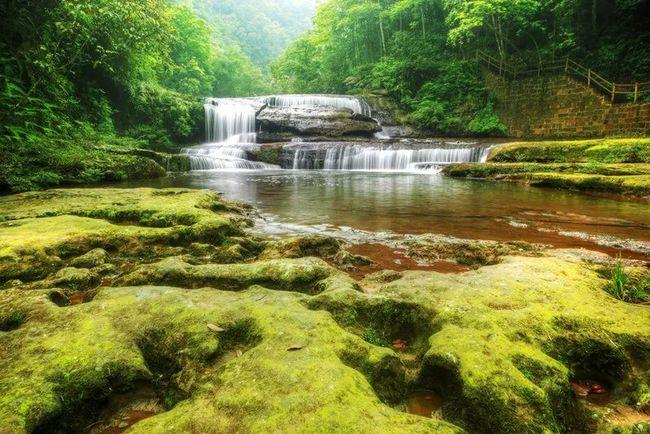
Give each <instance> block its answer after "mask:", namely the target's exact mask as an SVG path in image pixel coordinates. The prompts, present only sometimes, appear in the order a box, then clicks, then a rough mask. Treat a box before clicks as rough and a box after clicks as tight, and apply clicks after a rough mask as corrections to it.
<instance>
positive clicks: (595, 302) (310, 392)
mask: <svg viewBox="0 0 650 434" xmlns="http://www.w3.org/2000/svg"><path fill="white" fill-rule="evenodd" d="M163 199H164V200H163ZM48 200H49V203H48V202H47V201H48ZM0 204H1V205H3V206H0V216H3V219H2V220H3V222H2V223H0V241H2V244H1V245H2V250H0V252H1V255H0V265H2V267H4V268H0V270H2V271H3V272H4V273H6V274H5V275H10V274H11V273H14V274H16V273H18V274H21V273H22V274H24V275H26V276H31V278H30V279H29V280H28V281H27V283H25V284H19V283H16V282H14V283H11V284H10V285H8V286H6V288H7V289H3V290H2V291H0V318H2V324H4V325H3V327H2V328H0V348H2V349H3V357H1V358H0V390H2V391H3V393H2V394H0V431H2V432H4V431H7V432H33V431H39V430H40V431H47V430H55V431H56V430H58V431H63V432H70V431H74V430H79V429H81V428H84V427H86V426H88V425H90V424H91V423H93V422H94V421H96V420H97V418H98V417H99V413H100V411H101V409H102V408H103V406H105V405H106V403H107V401H108V400H110V398H111V396H113V395H114V394H115V393H117V392H119V393H121V392H124V393H126V392H128V391H132V390H134V389H136V388H137V387H138V385H139V384H141V383H142V382H145V383H146V384H148V385H149V386H150V387H153V388H154V389H155V390H156V392H157V393H158V396H159V397H160V400H161V401H162V402H163V403H164V407H165V408H166V410H167V411H166V412H164V413H161V414H158V415H155V416H153V417H151V418H149V419H146V420H143V421H141V422H139V423H137V424H135V425H134V426H132V427H130V430H131V432H135V433H138V432H146V433H157V432H229V431H244V432H291V431H296V430H299V431H304V432H355V431H359V430H367V431H369V432H382V433H383V432H395V433H402V432H422V433H424V432H459V431H460V430H461V429H460V428H458V427H457V426H461V427H463V428H466V429H468V430H470V431H477V432H504V433H511V432H512V433H515V432H517V433H518V432H566V431H571V430H576V429H591V430H593V429H596V428H595V427H597V428H598V429H602V430H603V431H607V430H611V429H612V428H614V427H615V426H616V425H615V424H613V423H612V422H608V421H607V420H606V419H604V418H603V419H602V420H601V419H598V422H597V423H593V424H592V423H591V422H590V423H589V424H587V423H586V422H585V421H586V420H590V419H589V417H590V414H591V413H593V412H594V411H599V412H601V413H602V412H603V411H605V410H603V409H602V408H601V409H600V410H594V409H593V408H592V407H590V406H589V405H587V404H586V403H585V402H583V401H580V400H577V399H576V398H575V396H574V395H573V393H572V391H571V385H570V382H571V381H572V380H573V379H576V378H577V379H583V378H584V379H593V380H596V381H600V382H602V383H604V384H606V385H607V386H610V388H611V390H612V399H613V403H614V404H615V405H617V406H623V407H624V408H626V409H630V410H631V411H636V410H634V409H644V408H647V406H648V390H650V389H648V384H650V380H649V379H650V377H649V376H648V369H647V367H648V366H650V311H648V309H647V306H643V305H634V304H630V303H625V302H623V301H620V300H617V299H615V298H614V297H611V296H610V295H609V294H607V293H606V292H605V291H603V290H602V289H603V287H604V286H605V285H607V280H606V279H605V278H603V274H602V271H600V270H599V269H596V267H595V266H592V265H590V264H588V263H585V262H584V261H583V259H581V258H583V257H584V254H574V253H573V252H571V251H544V250H543V249H542V247H540V246H533V245H529V244H526V243H511V244H507V243H506V244H503V243H482V242H477V243H474V242H470V241H466V240H456V239H448V238H444V237H442V238H440V237H436V236H430V237H419V238H418V240H416V241H414V244H413V245H411V246H410V247H411V249H413V250H414V252H415V251H418V252H420V254H421V255H423V257H428V258H436V257H438V256H445V257H453V258H455V259H456V260H457V261H459V262H460V261H463V262H465V263H468V264H470V265H471V266H474V267H476V268H477V269H475V270H472V271H468V272H465V273H460V274H439V273H433V272H422V271H420V272H415V271H411V272H402V273H394V272H393V273H379V274H376V275H373V276H369V277H368V278H367V279H365V280H363V281H362V282H360V283H357V282H355V281H354V280H353V279H352V278H350V277H349V276H348V275H346V274H345V273H343V272H341V271H339V270H336V269H334V268H332V267H331V266H329V265H328V264H327V263H326V262H325V261H323V260H322V259H318V258H314V257H303V256H308V255H321V256H333V255H334V254H335V253H336V252H340V246H338V245H337V244H335V243H332V241H330V240H327V239H316V238H313V239H312V238H306V239H298V240H296V239H293V240H288V241H284V242H277V243H274V244H269V245H267V250H266V252H265V255H269V256H277V257H276V258H275V259H271V258H267V257H264V258H265V259H262V260H260V259H258V258H254V256H255V255H256V254H257V253H259V251H260V248H261V244H260V242H259V241H257V240H252V239H248V238H245V237H242V236H241V232H240V229H239V228H240V226H241V225H242V224H243V223H242V220H240V219H242V215H241V213H240V211H239V210H238V208H237V207H233V206H231V205H229V204H225V203H223V202H221V201H219V200H218V198H217V197H215V196H214V195H212V194H210V193H206V192H198V191H189V190H162V191H158V190H146V189H145V190H133V191H121V190H106V191H105V192H104V193H102V192H101V191H98V190H88V191H79V190H70V191H52V192H44V193H38V194H31V193H30V194H26V195H25V196H24V197H16V196H11V197H5V198H0ZM95 205H96V209H97V210H99V211H98V212H99V214H97V216H96V217H95V218H90V217H87V216H80V215H82V214H84V213H86V212H88V209H89V208H91V207H93V206H95ZM125 210H126V211H125ZM114 211H116V212H114ZM122 211H125V212H126V214H121V213H122ZM100 215H104V216H106V217H101V218H100V217H99V216H100ZM120 215H129V216H130V217H129V220H127V221H123V222H122V224H116V220H115V219H113V217H112V216H120ZM108 217H110V219H109V218H108ZM185 219H187V220H185ZM152 221H161V222H165V224H164V225H161V226H162V227H152V226H156V225H152V224H151V222H152ZM145 225H146V226H145ZM98 247H100V248H102V249H104V250H103V251H100V250H92V249H95V248H98ZM230 250H232V251H230ZM220 255H223V256H220ZM513 255H517V256H513ZM285 256H290V257H291V258H286V257H285ZM162 257H165V258H166V259H163V260H161V258H162ZM220 257H222V258H223V259H228V260H231V261H233V262H235V261H237V262H240V261H244V262H243V263H228V264H216V263H213V261H214V260H215V259H216V258H220ZM255 259H257V260H255ZM106 261H110V262H106ZM102 262H104V264H103V265H99V266H98V267H97V266H96V265H98V264H100V263H102ZM7 264H11V266H12V267H14V268H11V267H9V266H8V265H7ZM23 264H24V265H23ZM73 264H74V265H78V267H75V266H74V265H73ZM486 264H493V265H486ZM82 266H85V267H82ZM479 266H480V267H479ZM21 267H22V268H21ZM39 267H40V268H39ZM86 267H92V268H86ZM102 267H105V268H106V267H107V268H106V270H103V271H102V272H100V270H99V269H100V268H102ZM599 271H600V272H599ZM105 272H106V273H120V276H112V277H111V278H108V280H107V281H106V282H103V283H102V285H103V286H102V287H101V288H98V289H94V290H93V291H92V293H91V294H90V295H91V296H94V297H89V298H88V300H89V299H90V298H92V301H90V302H87V303H84V304H81V305H74V306H70V305H69V299H68V296H69V294H70V293H71V291H73V290H76V289H85V288H88V287H92V286H94V285H96V284H97V279H98V276H100V275H101V276H104V274H103V273H105ZM34 273H36V274H40V273H43V274H44V276H42V277H44V278H42V280H36V277H34V276H35V275H36V274H34ZM630 273H631V271H630ZM38 278H41V277H38ZM102 278H103V277H102ZM106 285H109V286H106ZM110 285H112V286H110ZM125 285H129V286H127V287H121V286H125ZM131 285H137V286H131ZM151 285H174V286H176V288H170V287H160V286H151ZM118 286H119V287H118ZM57 288H59V289H57ZM26 289H31V290H29V291H27V290H26ZM88 300H86V301H88ZM6 324H11V326H7V325H6ZM397 340H399V341H402V343H401V344H404V345H403V346H404V347H405V348H395V344H394V342H395V341H397ZM401 344H400V345H398V347H401V346H402V345H401ZM411 388H424V389H432V390H434V391H436V392H437V393H438V394H440V395H441V396H442V397H443V399H444V404H443V411H442V415H443V417H444V418H445V420H446V421H450V422H453V423H455V424H456V425H457V426H454V425H451V424H450V423H448V422H444V421H442V420H441V419H439V418H435V417H434V418H432V419H427V418H422V417H419V416H414V415H410V414H407V413H404V412H402V411H400V410H401V409H403V404H404V399H405V395H406V392H407V391H408V390H409V389H411ZM585 417H587V418H585Z"/></svg>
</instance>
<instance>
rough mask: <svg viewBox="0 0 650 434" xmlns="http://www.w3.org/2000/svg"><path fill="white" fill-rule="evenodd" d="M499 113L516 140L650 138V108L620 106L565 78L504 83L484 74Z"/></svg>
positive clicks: (492, 75) (641, 104)
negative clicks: (642, 136)
mask: <svg viewBox="0 0 650 434" xmlns="http://www.w3.org/2000/svg"><path fill="white" fill-rule="evenodd" d="M485 79H486V83H487V84H488V88H489V89H490V90H491V91H492V92H493V93H494V94H495V96H496V104H495V110H496V112H497V114H498V115H499V117H500V118H501V120H502V121H503V123H504V124H505V125H506V126H507V127H508V130H509V134H510V135H511V136H512V137H532V138H577V137H582V138H587V137H604V136H611V135H635V136H636V135H646V136H647V135H650V103H637V104H634V103H616V104H612V103H611V101H609V97H605V96H604V95H603V94H601V93H599V92H597V91H596V90H594V89H591V88H589V87H587V86H586V84H585V83H581V82H578V81H576V80H574V79H572V78H569V77H566V76H564V75H561V76H553V77H541V78H540V77H532V78H525V79H518V80H508V79H506V80H505V81H504V80H503V79H502V78H499V77H498V76H497V75H495V74H492V73H490V72H487V71H486V72H485Z"/></svg>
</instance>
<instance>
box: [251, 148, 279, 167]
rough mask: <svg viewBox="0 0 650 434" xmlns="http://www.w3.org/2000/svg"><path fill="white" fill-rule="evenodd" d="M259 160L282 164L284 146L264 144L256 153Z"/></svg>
mask: <svg viewBox="0 0 650 434" xmlns="http://www.w3.org/2000/svg"><path fill="white" fill-rule="evenodd" d="M255 156H256V158H257V160H258V161H261V162H263V163H268V164H276V165H278V166H281V165H282V146H272V145H271V146H269V145H266V146H265V145H262V146H261V148H260V150H259V151H258V152H257V153H256V155H255Z"/></svg>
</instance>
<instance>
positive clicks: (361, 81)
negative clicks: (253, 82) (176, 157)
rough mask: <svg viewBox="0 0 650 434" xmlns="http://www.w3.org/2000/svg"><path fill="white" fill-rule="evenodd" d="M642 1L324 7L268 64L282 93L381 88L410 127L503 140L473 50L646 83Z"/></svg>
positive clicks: (484, 0)
mask: <svg viewBox="0 0 650 434" xmlns="http://www.w3.org/2000/svg"><path fill="white" fill-rule="evenodd" d="M649 40H650V6H649V5H648V3H647V2H645V1H643V0H611V1H605V0H328V1H326V2H324V3H323V4H322V5H321V6H320V8H319V9H318V12H317V16H316V19H315V28H314V29H313V30H312V31H310V32H308V33H307V34H306V35H304V36H303V37H302V38H301V39H300V40H298V41H296V42H295V43H293V44H292V45H291V46H290V47H289V48H288V49H287V51H286V52H285V53H284V54H283V55H282V56H281V57H280V58H279V59H278V61H277V62H276V63H275V64H274V65H273V66H272V68H271V72H272V76H273V78H274V79H275V81H276V82H277V84H278V85H280V86H282V87H283V88H284V89H285V90H287V91H292V92H363V91H367V90H371V91H372V90H380V89H381V90H386V91H388V92H389V94H390V95H391V96H392V97H393V98H395V99H396V100H398V101H400V102H401V103H402V105H403V106H404V107H405V108H406V109H407V111H408V112H409V113H410V120H411V121H412V122H413V123H414V124H416V125H417V126H420V127H423V128H428V129H432V130H435V131H437V132H442V133H455V134H459V133H461V134H462V133H465V134H478V135H491V134H502V133H504V131H505V130H504V126H503V125H502V124H501V122H500V121H499V120H498V118H497V117H496V115H495V114H494V111H493V110H492V103H491V101H490V96H489V95H488V92H487V91H486V90H485V88H484V85H483V81H482V79H481V73H480V67H479V65H478V63H477V62H476V60H475V58H476V56H475V54H476V50H477V49H480V50H483V51H487V52H490V53H491V54H493V55H494V56H495V57H497V58H500V59H501V60H503V61H507V62H509V63H514V64H520V65H522V66H524V65H530V64H531V63H533V64H536V63H537V62H539V61H546V60H551V59H554V58H555V59H557V58H560V57H564V56H571V57H572V58H574V59H576V60H579V61H581V62H584V63H585V64H587V65H589V66H591V67H592V68H593V69H594V70H597V71H599V72H601V73H602V74H603V75H605V76H607V77H609V78H611V79H616V80H619V81H631V80H634V79H639V80H647V79H648V77H650V60H648V59H650V55H649V53H648V41H649Z"/></svg>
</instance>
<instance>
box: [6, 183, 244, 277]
mask: <svg viewBox="0 0 650 434" xmlns="http://www.w3.org/2000/svg"><path fill="white" fill-rule="evenodd" d="M166 191H167V193H171V194H169V195H167V196H165V200H160V197H159V195H160V194H161V191H160V190H153V189H132V190H120V189H101V190H93V189H85V190H49V191H46V192H39V193H25V194H22V195H16V196H5V197H2V198H0V281H4V280H9V279H13V278H28V279H31V280H34V279H37V278H42V277H44V276H45V275H46V274H48V273H51V272H52V271H54V270H55V269H56V268H57V266H58V265H59V264H60V262H61V259H60V258H61V257H68V256H77V255H80V254H84V253H86V252H88V251H90V250H92V249H94V248H98V247H99V248H103V249H105V250H108V251H114V250H121V251H122V253H123V254H125V253H128V252H129V251H131V252H134V253H136V252H137V251H138V250H143V251H149V252H150V251H151V249H144V246H150V245H152V244H160V243H164V244H166V245H187V244H191V243H192V242H196V241H199V242H205V243H211V244H216V245H220V244H222V243H223V242H224V241H225V240H226V239H227V237H230V236H236V235H240V234H241V231H240V227H241V225H242V224H243V223H242V216H241V215H240V214H238V212H239V211H238V210H237V209H235V208H232V207H229V206H227V205H225V204H223V203H222V202H221V201H220V200H219V198H218V197H217V196H215V195H214V194H212V193H208V192H204V191H196V190H166ZM219 208H225V209H223V210H220V211H215V209H219Z"/></svg>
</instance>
